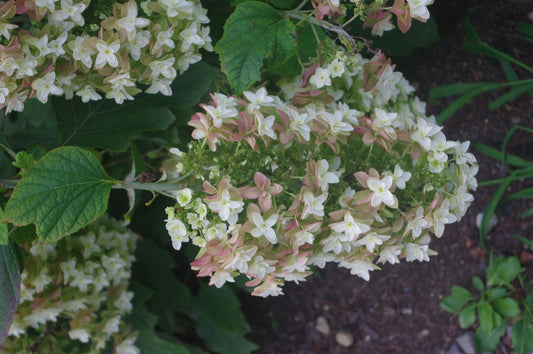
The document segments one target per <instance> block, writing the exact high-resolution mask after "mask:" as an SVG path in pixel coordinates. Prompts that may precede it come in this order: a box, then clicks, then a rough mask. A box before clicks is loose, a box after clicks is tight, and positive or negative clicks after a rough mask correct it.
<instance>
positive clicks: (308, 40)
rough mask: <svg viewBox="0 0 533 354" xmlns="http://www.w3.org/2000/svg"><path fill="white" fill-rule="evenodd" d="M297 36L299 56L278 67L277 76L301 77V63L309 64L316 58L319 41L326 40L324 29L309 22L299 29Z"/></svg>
mask: <svg viewBox="0 0 533 354" xmlns="http://www.w3.org/2000/svg"><path fill="white" fill-rule="evenodd" d="M313 27H314V28H313ZM315 33H316V36H315ZM296 34H297V35H296V41H297V44H298V50H297V54H295V55H293V56H292V57H290V58H289V60H287V61H286V62H285V63H283V64H282V65H280V66H278V67H276V70H275V72H276V74H279V75H280V76H282V77H287V76H296V75H300V73H301V72H302V69H303V68H302V66H301V64H300V62H302V63H303V64H305V63H307V62H309V61H310V59H311V58H314V57H316V55H317V52H316V51H317V48H318V40H319V39H320V40H321V41H323V40H325V38H326V35H325V33H324V31H323V30H322V28H320V27H317V26H314V25H313V24H310V23H307V22H304V23H303V24H302V25H301V26H299V27H298V28H297V32H296ZM317 36H318V39H317Z"/></svg>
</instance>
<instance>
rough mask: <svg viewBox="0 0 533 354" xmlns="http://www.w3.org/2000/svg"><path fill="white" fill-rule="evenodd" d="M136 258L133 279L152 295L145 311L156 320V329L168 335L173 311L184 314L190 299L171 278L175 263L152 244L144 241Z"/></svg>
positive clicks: (189, 295) (184, 287)
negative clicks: (153, 315) (156, 318)
mask: <svg viewBox="0 0 533 354" xmlns="http://www.w3.org/2000/svg"><path fill="white" fill-rule="evenodd" d="M135 258H136V259H137V260H136V262H135V263H134V264H133V270H132V274H133V278H134V279H135V280H136V281H138V282H139V283H141V284H142V285H143V286H146V287H147V288H149V289H151V290H153V291H154V295H153V296H152V297H151V298H150V300H148V301H147V303H146V307H147V308H148V309H149V310H150V312H152V313H154V314H155V315H157V316H158V317H159V322H158V325H159V327H160V328H161V329H163V330H164V331H165V332H167V333H169V334H171V333H172V331H173V330H174V327H175V319H176V311H177V310H178V309H179V310H181V311H182V312H187V311H188V310H189V309H190V307H191V304H192V295H191V293H190V291H189V289H188V288H187V287H186V286H185V285H184V284H183V283H181V282H180V281H178V280H177V279H176V278H175V277H174V275H173V269H174V265H175V263H174V260H173V259H172V257H171V256H170V254H169V253H168V252H165V251H164V250H163V249H161V248H160V247H158V246H157V245H156V244H155V243H153V242H152V241H150V240H146V239H145V240H143V241H142V242H141V243H140V244H139V245H138V247H137V250H136V252H135ZM154 269H157V271H154Z"/></svg>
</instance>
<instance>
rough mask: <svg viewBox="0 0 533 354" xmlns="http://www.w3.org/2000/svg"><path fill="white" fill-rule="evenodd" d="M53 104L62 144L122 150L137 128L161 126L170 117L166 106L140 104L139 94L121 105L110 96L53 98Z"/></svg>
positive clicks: (162, 127)
mask: <svg viewBox="0 0 533 354" xmlns="http://www.w3.org/2000/svg"><path fill="white" fill-rule="evenodd" d="M145 97H148V96H145ZM54 107H55V111H56V114H57V117H58V120H59V122H60V127H61V130H62V133H63V145H67V144H68V145H78V146H83V147H100V148H104V149H109V150H114V151H124V150H126V149H127V148H128V147H129V146H130V141H131V139H133V138H134V137H135V136H136V135H137V134H139V133H140V132H142V131H145V130H159V129H164V128H166V127H168V126H169V125H170V124H171V123H172V122H173V121H174V116H173V115H172V113H171V112H170V110H169V109H168V108H166V107H161V106H152V105H148V104H144V102H143V99H142V98H139V99H136V100H134V101H128V102H126V103H124V104H122V105H117V104H116V103H114V102H112V101H110V100H105V101H98V102H89V103H83V102H81V101H80V100H79V99H77V98H75V99H72V100H65V99H64V98H55V99H54Z"/></svg>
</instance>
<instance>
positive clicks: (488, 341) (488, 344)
mask: <svg viewBox="0 0 533 354" xmlns="http://www.w3.org/2000/svg"><path fill="white" fill-rule="evenodd" d="M506 328H507V322H503V323H501V324H500V325H499V326H497V327H495V328H493V329H492V330H491V331H488V332H485V331H483V330H482V329H481V327H478V329H477V330H476V332H475V333H474V344H475V346H476V350H477V351H478V353H485V352H491V351H493V350H494V349H496V346H497V345H498V343H499V342H500V339H501V337H502V336H503V335H504V333H505V329H506Z"/></svg>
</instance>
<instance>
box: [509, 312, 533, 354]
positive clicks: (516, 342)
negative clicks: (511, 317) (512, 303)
mask: <svg viewBox="0 0 533 354" xmlns="http://www.w3.org/2000/svg"><path fill="white" fill-rule="evenodd" d="M511 339H512V341H513V349H514V350H515V351H516V353H517V354H526V353H527V352H529V351H530V350H531V349H533V320H532V319H531V315H529V314H528V313H527V312H526V313H524V315H523V316H522V318H521V319H520V320H518V321H517V322H516V323H515V324H514V326H513V330H512V332H511Z"/></svg>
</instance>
